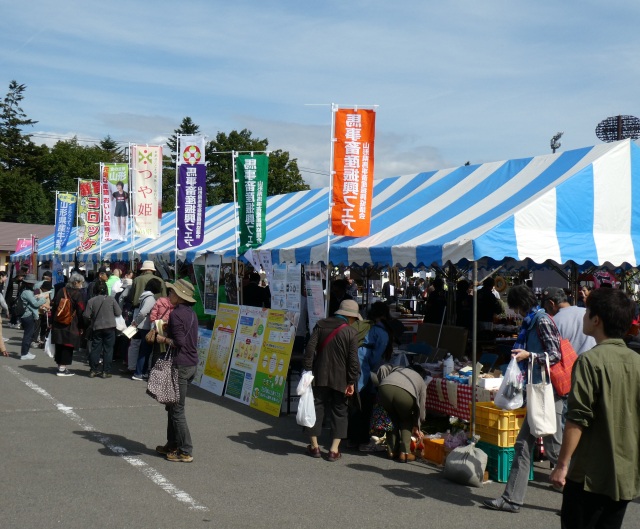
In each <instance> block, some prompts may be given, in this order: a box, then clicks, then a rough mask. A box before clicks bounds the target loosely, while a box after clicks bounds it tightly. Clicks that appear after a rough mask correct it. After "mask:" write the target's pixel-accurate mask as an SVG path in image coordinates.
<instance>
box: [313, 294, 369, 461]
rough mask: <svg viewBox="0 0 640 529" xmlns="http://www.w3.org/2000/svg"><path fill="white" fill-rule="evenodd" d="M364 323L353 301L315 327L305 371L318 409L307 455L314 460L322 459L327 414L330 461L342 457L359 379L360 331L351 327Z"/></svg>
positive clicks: (328, 459) (342, 304) (344, 303)
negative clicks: (310, 373)
mask: <svg viewBox="0 0 640 529" xmlns="http://www.w3.org/2000/svg"><path fill="white" fill-rule="evenodd" d="M361 319H362V316H360V312H359V307H358V304H357V303H356V302H355V301H353V300H351V299H349V300H345V301H343V302H342V303H341V304H340V308H339V309H338V310H337V311H336V315H335V316H334V317H330V318H324V319H322V320H320V321H319V322H318V323H317V324H316V326H315V328H314V329H313V332H312V333H311V337H310V338H309V342H308V344H307V347H306V349H305V353H304V359H303V367H304V370H305V371H313V375H314V379H313V396H314V404H315V409H316V423H315V425H314V426H313V427H311V428H308V429H307V432H308V433H309V437H310V441H311V444H310V445H308V446H307V454H308V455H310V456H311V457H322V453H321V451H320V447H319V446H318V436H319V435H320V432H321V431H322V421H323V419H324V414H325V412H326V413H329V414H330V420H331V434H332V443H331V448H330V450H329V454H328V455H327V461H337V460H338V459H340V458H341V457H342V454H341V453H340V451H339V446H340V440H341V439H343V438H344V437H346V436H347V427H348V412H349V403H348V399H349V397H351V396H352V395H354V393H355V385H356V384H357V383H358V378H359V377H360V361H359V360H358V331H357V330H356V329H355V328H354V327H352V326H351V324H352V323H353V322H355V321H356V320H361Z"/></svg>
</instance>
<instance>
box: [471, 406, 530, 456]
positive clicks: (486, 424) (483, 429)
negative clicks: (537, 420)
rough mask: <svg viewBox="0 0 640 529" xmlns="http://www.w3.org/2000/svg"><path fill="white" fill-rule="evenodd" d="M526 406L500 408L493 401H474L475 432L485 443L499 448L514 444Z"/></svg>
mask: <svg viewBox="0 0 640 529" xmlns="http://www.w3.org/2000/svg"><path fill="white" fill-rule="evenodd" d="M526 413H527V409H526V408H518V409H517V410H501V409H500V408H498V407H496V405H495V404H494V403H493V402H477V403H476V433H477V434H478V435H480V439H481V440H482V441H484V442H485V443H489V444H492V445H495V446H499V447H501V448H509V447H512V446H513V445H515V443H516V437H518V432H519V431H520V427H521V426H522V423H523V422H524V420H525V417H526Z"/></svg>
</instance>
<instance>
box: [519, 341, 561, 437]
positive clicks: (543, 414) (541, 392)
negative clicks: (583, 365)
mask: <svg viewBox="0 0 640 529" xmlns="http://www.w3.org/2000/svg"><path fill="white" fill-rule="evenodd" d="M544 354H545V356H546V370H545V367H543V368H542V382H541V383H540V384H534V383H533V382H532V379H533V362H532V361H530V362H529V381H528V383H527V421H528V423H529V428H530V430H531V434H532V435H535V436H536V437H544V436H545V435H553V434H555V433H556V430H557V429H558V424H557V422H556V405H555V400H554V397H553V386H552V385H551V377H550V376H549V373H550V368H549V355H548V354H547V353H544Z"/></svg>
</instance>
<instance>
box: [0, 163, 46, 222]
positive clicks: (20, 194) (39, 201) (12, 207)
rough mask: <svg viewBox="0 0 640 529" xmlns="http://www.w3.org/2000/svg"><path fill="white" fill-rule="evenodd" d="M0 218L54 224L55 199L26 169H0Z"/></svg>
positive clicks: (7, 220) (5, 220)
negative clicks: (48, 194)
mask: <svg viewBox="0 0 640 529" xmlns="http://www.w3.org/2000/svg"><path fill="white" fill-rule="evenodd" d="M0 197H1V198H0V220H2V221H3V222H20V223H27V224H53V212H54V205H53V202H54V199H53V198H51V197H49V196H47V192H46V191H45V190H44V189H43V188H42V185H40V184H39V183H38V182H36V181H35V180H34V178H33V177H32V176H31V175H30V174H28V172H27V171H26V170H25V169H22V168H14V169H12V170H11V171H6V170H4V169H0Z"/></svg>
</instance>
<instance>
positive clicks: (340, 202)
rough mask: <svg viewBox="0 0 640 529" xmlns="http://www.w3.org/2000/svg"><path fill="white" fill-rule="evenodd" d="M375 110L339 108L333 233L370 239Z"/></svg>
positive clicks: (334, 156) (336, 135)
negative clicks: (368, 237)
mask: <svg viewBox="0 0 640 529" xmlns="http://www.w3.org/2000/svg"><path fill="white" fill-rule="evenodd" d="M375 127H376V113H375V111H374V110H353V109H338V110H337V111H336V112H335V138H334V140H335V141H334V142H333V172H334V177H333V190H332V192H333V207H332V209H331V232H332V233H333V234H334V235H346V236H348V237H366V236H367V235H369V233H370V231H371V203H372V199H373V147H374V139H375Z"/></svg>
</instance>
